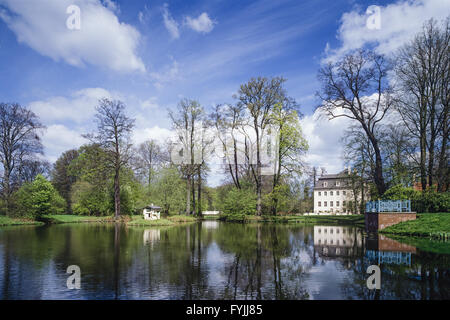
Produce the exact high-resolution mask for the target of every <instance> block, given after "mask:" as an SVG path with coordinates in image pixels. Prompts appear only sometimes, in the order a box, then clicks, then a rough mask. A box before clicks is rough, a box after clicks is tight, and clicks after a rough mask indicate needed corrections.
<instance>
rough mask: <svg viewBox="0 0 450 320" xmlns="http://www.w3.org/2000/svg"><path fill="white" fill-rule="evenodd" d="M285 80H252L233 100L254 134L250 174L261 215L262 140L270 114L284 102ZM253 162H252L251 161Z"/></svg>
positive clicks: (263, 78) (258, 210)
mask: <svg viewBox="0 0 450 320" xmlns="http://www.w3.org/2000/svg"><path fill="white" fill-rule="evenodd" d="M285 81H286V80H285V79H283V78H282V77H274V78H270V79H268V78H265V77H258V78H252V79H250V81H249V82H248V83H246V84H243V85H241V87H240V89H239V91H238V93H237V95H235V98H236V99H237V100H238V102H237V105H238V106H240V107H245V109H246V111H247V112H248V114H249V117H250V119H249V121H248V125H249V126H250V127H251V128H252V130H253V133H254V144H255V151H256V165H254V164H252V165H251V169H252V174H253V177H254V179H255V183H256V195H257V201H256V213H257V215H259V216H260V215H261V214H262V197H261V196H262V174H261V168H262V161H261V160H262V152H263V150H262V146H263V138H264V136H265V135H266V134H267V133H268V132H267V129H268V126H269V124H270V122H271V112H272V109H273V107H274V106H275V105H276V104H277V103H283V102H284V101H285V100H286V98H287V97H286V92H285V90H284V88H283V83H284V82H285ZM252 162H253V161H252Z"/></svg>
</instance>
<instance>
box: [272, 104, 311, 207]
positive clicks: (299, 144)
mask: <svg viewBox="0 0 450 320" xmlns="http://www.w3.org/2000/svg"><path fill="white" fill-rule="evenodd" d="M296 107H297V105H296V103H295V101H293V100H292V99H288V98H286V99H285V101H284V102H283V103H278V104H276V105H275V106H274V107H273V109H272V116H271V118H272V123H271V124H272V126H273V127H274V128H275V130H276V132H278V141H277V145H276V148H277V150H276V152H275V156H276V157H275V161H274V164H275V172H274V174H273V185H272V193H271V198H272V204H271V211H272V214H274V215H275V214H276V213H277V207H278V205H279V201H280V197H282V196H283V194H286V190H288V189H289V188H288V186H286V185H282V182H283V178H285V179H286V178H287V177H291V178H292V177H295V176H297V177H298V176H300V175H301V173H302V159H301V157H302V156H303V155H304V154H305V153H306V151H307V150H308V142H307V141H306V139H305V138H304V137H303V133H302V128H301V126H300V120H299V116H298V113H297V111H296V110H295V109H296ZM284 200H286V199H284Z"/></svg>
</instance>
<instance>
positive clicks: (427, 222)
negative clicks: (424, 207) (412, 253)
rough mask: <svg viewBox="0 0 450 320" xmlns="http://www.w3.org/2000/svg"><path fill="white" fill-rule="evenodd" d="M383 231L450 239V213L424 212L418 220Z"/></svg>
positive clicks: (400, 234) (419, 215)
mask: <svg viewBox="0 0 450 320" xmlns="http://www.w3.org/2000/svg"><path fill="white" fill-rule="evenodd" d="M380 232H381V233H386V234H389V235H390V234H394V235H398V236H416V237H428V238H435V239H442V240H450V213H448V212H447V213H422V214H418V215H417V219H416V220H411V221H405V222H401V223H398V224H396V225H393V226H390V227H387V228H385V229H383V230H381V231H380Z"/></svg>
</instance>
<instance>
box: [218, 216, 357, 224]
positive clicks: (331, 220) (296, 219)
mask: <svg viewBox="0 0 450 320" xmlns="http://www.w3.org/2000/svg"><path fill="white" fill-rule="evenodd" d="M220 220H222V221H226V222H241V223H247V222H274V223H305V224H317V223H323V224H348V225H362V226H364V215H351V216H333V215H329V216H261V217H258V216H254V215H242V214H236V215H224V216H222V217H220Z"/></svg>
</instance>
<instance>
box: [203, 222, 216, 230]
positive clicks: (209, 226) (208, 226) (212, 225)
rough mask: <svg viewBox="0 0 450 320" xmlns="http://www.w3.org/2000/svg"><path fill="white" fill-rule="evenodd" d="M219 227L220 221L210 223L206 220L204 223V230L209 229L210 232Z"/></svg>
mask: <svg viewBox="0 0 450 320" xmlns="http://www.w3.org/2000/svg"><path fill="white" fill-rule="evenodd" d="M218 227H219V221H210V220H206V221H203V222H202V228H205V229H208V230H214V229H217V228H218Z"/></svg>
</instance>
